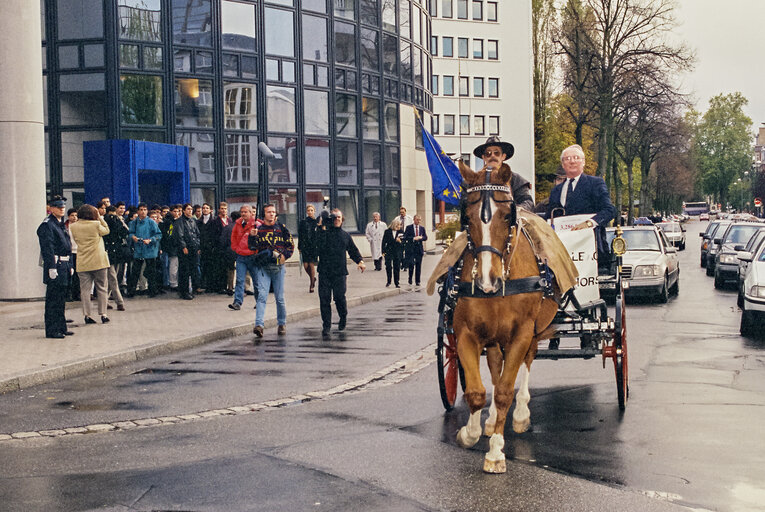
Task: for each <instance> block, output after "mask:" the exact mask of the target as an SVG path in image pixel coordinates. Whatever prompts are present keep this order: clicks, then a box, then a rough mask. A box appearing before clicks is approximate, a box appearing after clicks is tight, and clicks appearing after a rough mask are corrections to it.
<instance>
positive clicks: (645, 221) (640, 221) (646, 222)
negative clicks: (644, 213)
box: [632, 217, 653, 226]
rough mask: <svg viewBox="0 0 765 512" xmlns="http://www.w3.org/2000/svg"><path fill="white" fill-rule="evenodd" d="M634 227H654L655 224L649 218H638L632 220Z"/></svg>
mask: <svg viewBox="0 0 765 512" xmlns="http://www.w3.org/2000/svg"><path fill="white" fill-rule="evenodd" d="M632 225H633V226H653V222H651V219H649V218H648V217H637V218H635V219H632Z"/></svg>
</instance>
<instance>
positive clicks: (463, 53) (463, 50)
mask: <svg viewBox="0 0 765 512" xmlns="http://www.w3.org/2000/svg"><path fill="white" fill-rule="evenodd" d="M457 57H459V58H460V59H467V58H468V39H467V38H466V37H460V38H457Z"/></svg>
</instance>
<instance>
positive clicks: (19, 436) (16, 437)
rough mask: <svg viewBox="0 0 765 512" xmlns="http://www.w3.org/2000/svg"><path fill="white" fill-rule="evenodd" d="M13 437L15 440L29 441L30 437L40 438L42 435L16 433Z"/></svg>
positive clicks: (36, 433)
mask: <svg viewBox="0 0 765 512" xmlns="http://www.w3.org/2000/svg"><path fill="white" fill-rule="evenodd" d="M11 437H12V438H14V439H27V438H30V437H40V434H39V433H38V432H14V433H13V434H11Z"/></svg>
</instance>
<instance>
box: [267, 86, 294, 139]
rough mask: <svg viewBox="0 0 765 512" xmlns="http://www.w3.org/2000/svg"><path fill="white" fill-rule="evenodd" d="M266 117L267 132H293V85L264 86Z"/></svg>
mask: <svg viewBox="0 0 765 512" xmlns="http://www.w3.org/2000/svg"><path fill="white" fill-rule="evenodd" d="M266 119H267V123H268V131H269V132H288V133H293V132H295V89H294V88H293V87H281V86H278V85H269V86H267V87H266ZM272 149H273V148H272Z"/></svg>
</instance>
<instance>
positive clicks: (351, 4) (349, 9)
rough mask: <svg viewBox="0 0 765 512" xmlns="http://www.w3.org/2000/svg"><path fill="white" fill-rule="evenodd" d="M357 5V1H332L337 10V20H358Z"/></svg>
mask: <svg viewBox="0 0 765 512" xmlns="http://www.w3.org/2000/svg"><path fill="white" fill-rule="evenodd" d="M355 3H356V1H355V0H332V5H333V6H334V8H335V18H345V19H347V20H354V19H356V11H355Z"/></svg>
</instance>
